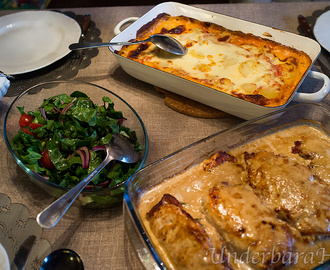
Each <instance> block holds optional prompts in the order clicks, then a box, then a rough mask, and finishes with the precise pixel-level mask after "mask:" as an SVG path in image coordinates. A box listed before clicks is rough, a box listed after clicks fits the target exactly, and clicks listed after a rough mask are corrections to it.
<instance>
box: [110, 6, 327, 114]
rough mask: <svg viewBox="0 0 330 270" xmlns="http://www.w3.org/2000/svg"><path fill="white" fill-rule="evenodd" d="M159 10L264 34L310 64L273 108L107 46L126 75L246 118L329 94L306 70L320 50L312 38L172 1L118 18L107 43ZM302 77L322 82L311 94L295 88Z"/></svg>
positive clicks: (130, 34) (132, 33) (131, 34)
mask: <svg viewBox="0 0 330 270" xmlns="http://www.w3.org/2000/svg"><path fill="white" fill-rule="evenodd" d="M163 12H165V13H168V14H170V15H172V16H179V15H184V16H187V17H191V18H195V19H198V20H201V21H207V22H213V23H216V24H219V25H222V26H224V27H226V28H228V29H231V30H240V31H242V32H245V33H252V34H254V35H256V36H260V37H264V38H265V33H266V34H267V38H268V39H271V40H274V41H276V42H279V43H281V44H284V45H287V46H291V47H294V48H296V49H298V50H301V51H304V52H305V53H307V54H308V55H309V57H310V58H311V59H312V64H311V66H310V67H309V70H308V72H306V74H305V75H304V77H303V78H302V80H301V81H300V84H299V85H298V87H297V88H296V90H295V92H294V93H293V95H292V96H291V98H290V99H289V100H288V101H287V102H286V103H285V104H284V105H282V106H277V107H265V106H261V105H258V104H254V103H252V102H249V101H246V100H243V99H240V98H237V97H235V96H232V95H229V94H226V93H223V92H221V91H218V90H215V89H212V88H210V87H206V86H203V85H201V84H198V83H195V82H192V81H189V80H186V79H183V78H180V77H178V76H175V75H172V74H169V73H166V72H163V71H161V70H158V69H155V68H151V67H149V66H146V65H143V64H141V63H138V62H135V61H133V60H130V59H127V58H125V57H122V56H120V55H118V54H116V53H115V51H116V50H120V48H121V47H120V46H111V47H109V49H110V51H111V52H112V53H114V55H115V56H116V59H117V61H118V62H119V64H120V65H121V67H122V68H123V69H124V70H125V71H126V72H127V73H128V74H130V75H131V76H133V77H135V78H137V79H139V80H142V81H145V82H147V83H150V84H153V85H155V86H158V87H160V88H163V89H165V90H168V91H171V92H174V93H176V94H179V95H181V96H185V97H187V98H190V99H193V100H196V101H199V102H201V103H204V104H206V105H208V106H211V107H214V108H216V109H219V110H222V111H225V112H227V113H230V114H232V115H235V116H238V117H240V118H243V119H247V120H248V119H252V118H254V117H258V116H262V115H265V114H267V113H270V112H273V111H276V110H279V109H282V108H284V107H286V106H287V105H288V103H290V102H291V101H297V102H319V101H321V100H323V99H324V98H325V97H326V96H327V95H328V93H329V90H330V84H329V78H328V77H327V76H326V75H324V74H323V73H320V72H316V71H312V70H310V68H311V67H312V65H313V64H314V62H315V60H316V59H317V57H318V55H319V53H320V51H321V47H320V45H319V44H318V43H317V42H316V41H314V40H312V39H310V38H306V37H303V36H299V35H297V34H293V33H289V32H285V31H282V30H278V29H274V28H271V27H267V26H263V25H260V24H256V23H252V22H248V21H244V20H241V19H237V18H233V17H230V16H225V15H222V14H219V13H214V12H210V11H207V10H203V9H199V8H195V7H192V6H188V5H184V4H179V3H176V2H164V3H162V4H159V5H157V6H155V7H154V8H152V9H151V10H150V11H149V12H147V13H146V14H145V15H143V16H142V17H140V18H136V17H133V18H127V19H125V20H123V21H121V22H120V23H118V25H117V26H116V27H115V29H114V32H115V34H116V36H115V37H114V38H113V39H112V40H111V41H110V42H118V41H128V40H130V39H133V38H135V37H136V32H137V30H138V29H140V28H141V27H142V26H143V25H145V24H146V23H148V22H149V21H151V20H152V19H154V18H155V17H156V16H157V15H158V14H160V13H163ZM132 21H133V23H132V24H131V25H130V26H128V27H127V28H126V29H125V30H123V31H120V29H121V26H123V25H124V24H126V23H127V22H132ZM306 76H308V77H311V78H314V79H316V80H321V81H322V82H323V83H322V87H321V88H320V89H317V90H316V89H315V91H314V92H313V93H300V92H298V91H297V90H298V88H299V86H300V85H301V83H302V82H303V80H304V79H305V77H306Z"/></svg>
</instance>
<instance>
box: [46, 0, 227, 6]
mask: <svg viewBox="0 0 330 270" xmlns="http://www.w3.org/2000/svg"><path fill="white" fill-rule="evenodd" d="M162 2H164V1H161V0H52V1H51V2H50V4H49V5H48V8H72V7H106V6H144V5H158V4H160V3H162ZM176 2H180V3H182V4H215V3H229V0H189V1H187V0H185V1H176Z"/></svg>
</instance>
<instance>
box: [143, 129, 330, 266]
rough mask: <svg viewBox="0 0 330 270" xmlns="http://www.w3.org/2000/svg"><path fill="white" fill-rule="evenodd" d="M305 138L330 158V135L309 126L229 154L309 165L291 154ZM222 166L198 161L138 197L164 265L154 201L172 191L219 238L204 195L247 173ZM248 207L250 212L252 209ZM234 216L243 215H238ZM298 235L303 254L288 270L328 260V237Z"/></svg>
mask: <svg viewBox="0 0 330 270" xmlns="http://www.w3.org/2000/svg"><path fill="white" fill-rule="evenodd" d="M302 139H303V140H304V141H306V142H309V143H310V146H311V147H312V148H313V149H320V145H323V146H324V145H326V146H325V152H324V153H323V155H327V156H324V158H326V160H329V159H330V150H329V148H328V146H329V145H330V138H329V137H328V136H327V135H326V134H325V133H323V132H322V131H320V130H319V129H317V128H315V127H312V126H307V125H299V126H294V127H290V128H287V129H284V130H281V131H279V132H276V133H273V134H270V135H267V136H264V137H261V138H258V139H256V140H254V141H251V142H248V143H246V144H244V145H242V146H239V147H237V148H235V149H232V151H230V154H231V155H233V156H235V157H237V159H238V162H240V159H241V158H242V157H243V156H244V153H245V152H246V151H247V152H249V153H252V152H258V151H262V150H265V151H270V152H273V153H274V154H282V155H285V156H288V157H289V158H290V159H293V160H296V161H297V162H298V163H299V164H302V165H306V166H307V164H308V163H309V162H310V161H308V160H306V159H305V158H303V157H301V156H299V155H297V154H294V153H292V146H293V145H294V142H295V141H297V140H302ZM314 152H315V153H314V154H316V155H317V154H318V152H317V151H314ZM329 166H330V165H329V164H326V165H325V167H324V169H325V170H327V172H329V170H330V167H329ZM220 167H221V169H216V170H213V171H211V172H206V171H205V170H204V169H203V163H201V164H198V165H196V166H194V167H192V168H190V169H188V170H186V171H184V172H182V173H180V174H177V175H175V176H174V177H172V178H169V179H166V180H164V181H163V182H161V183H160V184H158V185H157V186H153V187H152V188H151V189H149V190H147V191H145V192H144V193H143V194H142V195H141V197H140V198H139V206H138V211H139V214H140V217H141V219H142V222H143V224H144V226H145V228H146V230H147V232H148V237H149V239H150V240H151V242H152V243H153V245H154V247H156V248H157V250H158V253H159V254H160V256H161V257H162V259H163V261H164V262H165V264H167V265H171V262H170V261H169V258H168V257H167V255H166V254H167V251H165V250H164V249H163V248H162V246H161V245H160V244H159V241H158V239H157V238H155V237H154V235H153V233H152V231H151V229H150V226H149V221H148V219H147V213H148V212H149V211H150V209H151V208H152V207H153V206H154V205H155V204H157V203H158V202H159V201H160V200H161V198H162V196H163V194H171V195H172V196H174V197H175V198H176V199H177V200H179V201H180V202H182V203H183V204H182V206H183V207H184V209H185V210H186V211H187V212H188V213H189V214H190V215H191V216H192V217H193V218H194V219H196V220H199V221H200V223H201V224H202V225H203V227H204V229H205V231H206V232H207V234H208V235H209V236H210V237H211V238H212V239H215V240H214V241H217V239H218V237H219V233H218V232H217V230H216V229H215V227H214V225H213V224H211V223H210V222H209V221H208V220H207V218H206V214H205V209H204V208H203V202H202V201H203V197H204V196H205V194H208V192H209V190H210V189H211V188H212V187H214V186H215V185H217V184H218V183H219V181H226V182H228V183H229V185H230V184H235V183H239V182H241V181H244V175H242V172H241V170H239V169H237V170H235V167H234V166H232V163H230V162H228V163H227V162H225V163H223V164H221V165H220V166H219V168H220ZM236 168H237V167H236ZM329 184H330V183H329ZM329 186H330V185H329ZM245 210H247V211H248V210H249V209H245ZM249 216H250V215H249V213H247V214H244V218H248V217H249ZM233 218H240V217H236V216H235V217H233ZM247 222H249V221H247ZM251 223H253V221H252V220H251ZM295 238H296V242H295V244H294V247H295V252H296V255H300V257H299V260H297V261H296V263H295V264H293V265H291V266H289V267H288V268H285V269H299V270H302V269H312V268H313V267H314V266H317V265H319V263H322V262H325V261H326V260H328V259H329V258H327V257H324V256H323V255H325V254H330V237H329V236H328V237H325V236H323V237H322V236H321V237H320V236H304V237H302V238H301V236H300V235H299V237H298V236H297V235H296V236H295ZM306 254H307V255H306ZM306 256H307V257H306ZM326 256H327V255H326ZM231 266H232V267H233V269H252V268H250V266H249V265H247V264H245V263H244V262H242V263H237V262H236V264H234V265H231ZM170 269H173V267H170Z"/></svg>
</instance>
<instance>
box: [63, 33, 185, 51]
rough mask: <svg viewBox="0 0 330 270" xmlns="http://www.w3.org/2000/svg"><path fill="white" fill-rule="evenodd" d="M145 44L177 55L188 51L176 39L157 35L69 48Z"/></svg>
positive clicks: (77, 45)
mask: <svg viewBox="0 0 330 270" xmlns="http://www.w3.org/2000/svg"><path fill="white" fill-rule="evenodd" d="M144 42H152V43H153V44H155V45H156V46H157V47H158V48H160V49H162V50H164V51H167V52H169V53H173V54H176V55H185V54H186V52H187V50H186V48H185V47H184V46H183V45H182V44H181V43H180V42H179V41H177V40H176V39H174V38H172V37H169V36H166V35H160V34H155V35H152V36H150V37H149V38H147V39H145V40H138V41H133V42H110V43H102V42H84V43H73V44H71V45H70V46H69V49H70V50H81V49H88V48H96V47H109V46H115V45H120V46H121V45H132V44H139V43H144Z"/></svg>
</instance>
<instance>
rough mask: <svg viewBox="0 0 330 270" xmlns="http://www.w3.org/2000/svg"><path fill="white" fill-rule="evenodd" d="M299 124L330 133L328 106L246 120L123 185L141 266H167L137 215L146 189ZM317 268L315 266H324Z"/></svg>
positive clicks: (308, 105)
mask: <svg viewBox="0 0 330 270" xmlns="http://www.w3.org/2000/svg"><path fill="white" fill-rule="evenodd" d="M301 124H308V125H313V126H315V127H316V128H319V129H321V130H322V131H324V132H325V133H326V134H327V135H330V110H329V106H328V105H327V104H323V105H321V104H311V103H304V104H298V105H294V106H291V107H288V108H286V109H283V110H280V111H277V112H274V113H271V114H268V115H266V116H263V117H259V118H256V119H254V120H249V121H246V122H244V123H242V124H239V125H237V126H235V127H232V128H229V129H227V130H224V131H220V132H217V133H215V134H213V135H211V136H209V137H206V138H204V139H202V140H200V141H197V142H195V143H193V144H191V145H188V146H186V147H184V148H182V149H181V150H178V151H176V152H174V153H173V154H171V155H169V156H166V157H164V158H162V159H160V160H158V161H156V162H154V163H153V164H150V165H149V166H146V167H144V168H143V169H141V170H140V171H138V172H137V173H136V174H134V175H133V176H132V177H131V178H130V179H129V181H128V182H127V184H126V187H125V192H124V220H125V228H126V231H127V233H128V235H129V238H130V241H131V243H132V245H133V247H134V250H135V251H136V253H137V256H138V257H139V259H140V261H141V262H142V264H143V265H144V267H145V268H146V269H167V268H166V266H165V265H164V263H163V261H162V259H161V258H160V257H159V255H158V254H157V251H156V249H155V248H154V246H153V243H152V242H151V241H150V240H149V236H148V232H147V231H146V230H145V226H144V224H143V223H142V221H141V220H142V219H141V217H140V215H139V211H138V203H139V199H140V197H141V195H143V193H144V191H145V190H148V189H149V188H151V187H152V186H155V185H157V184H158V183H160V182H161V181H163V180H164V179H167V178H169V177H172V176H174V175H176V174H178V173H180V172H183V171H184V170H186V169H188V168H190V167H192V166H194V165H197V164H199V163H201V162H202V161H203V160H205V159H206V158H207V157H209V156H211V155H212V154H214V153H216V152H217V151H219V150H222V151H228V150H229V149H231V148H233V147H235V146H237V145H240V144H242V143H245V142H248V141H249V140H252V139H256V138H258V137H260V136H264V135H267V134H270V133H273V132H275V131H279V130H281V129H283V128H287V127H288V126H291V125H301ZM320 267H321V266H320ZM320 267H319V268H318V269H326V268H320ZM325 267H326V266H325Z"/></svg>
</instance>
